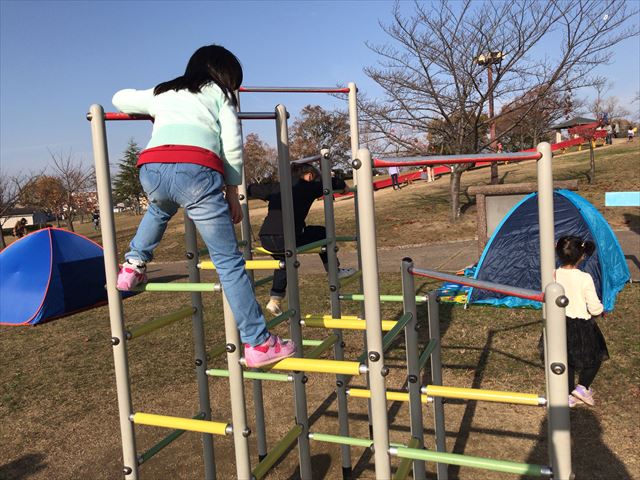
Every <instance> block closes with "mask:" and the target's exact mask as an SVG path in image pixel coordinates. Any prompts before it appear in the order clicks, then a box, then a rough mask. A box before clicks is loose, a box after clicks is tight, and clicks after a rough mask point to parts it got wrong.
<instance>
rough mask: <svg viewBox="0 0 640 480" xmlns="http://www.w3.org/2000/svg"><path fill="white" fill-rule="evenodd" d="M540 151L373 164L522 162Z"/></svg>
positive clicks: (381, 160) (375, 162) (379, 160)
mask: <svg viewBox="0 0 640 480" xmlns="http://www.w3.org/2000/svg"><path fill="white" fill-rule="evenodd" d="M540 158H542V154H541V153H539V152H515V153H473V154H471V153H470V154H465V155H433V156H428V157H400V158H394V159H384V158H374V159H373V166H374V167H376V168H383V167H394V166H396V167H415V166H421V165H442V164H450V163H476V162H520V161H523V160H540Z"/></svg>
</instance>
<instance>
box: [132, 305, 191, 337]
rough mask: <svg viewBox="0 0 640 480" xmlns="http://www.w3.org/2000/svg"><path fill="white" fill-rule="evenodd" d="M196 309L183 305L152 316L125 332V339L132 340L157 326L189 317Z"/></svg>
mask: <svg viewBox="0 0 640 480" xmlns="http://www.w3.org/2000/svg"><path fill="white" fill-rule="evenodd" d="M195 311H196V309H195V308H193V307H183V308H181V309H180V310H176V311H175V312H173V313H169V314H168V315H163V316H162V317H158V318H154V319H153V320H149V321H148V322H145V323H143V324H142V325H139V326H137V327H134V328H132V329H131V330H129V331H128V332H127V333H126V337H127V340H133V339H134V338H138V337H141V336H142V335H146V334H147V333H150V332H153V331H154V330H157V329H159V328H162V327H165V326H167V325H169V324H171V323H173V322H176V321H178V320H182V319H183V318H187V317H190V316H191V315H193V314H194V313H195Z"/></svg>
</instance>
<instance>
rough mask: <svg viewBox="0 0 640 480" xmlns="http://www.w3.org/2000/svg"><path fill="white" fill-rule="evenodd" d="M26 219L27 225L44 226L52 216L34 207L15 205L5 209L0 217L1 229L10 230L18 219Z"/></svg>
mask: <svg viewBox="0 0 640 480" xmlns="http://www.w3.org/2000/svg"><path fill="white" fill-rule="evenodd" d="M22 218H26V219H27V227H28V226H30V225H31V226H34V225H35V226H36V227H40V226H44V225H46V224H47V222H49V221H51V220H52V217H51V216H50V215H48V214H47V213H46V212H44V211H43V210H40V209H37V208H34V207H16V208H12V209H10V210H7V211H6V212H5V213H4V215H3V216H2V217H0V225H2V229H3V230H12V229H13V226H14V225H15V224H16V223H17V222H19V221H20V219H22Z"/></svg>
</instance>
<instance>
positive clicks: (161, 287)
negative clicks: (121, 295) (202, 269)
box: [132, 283, 220, 292]
mask: <svg viewBox="0 0 640 480" xmlns="http://www.w3.org/2000/svg"><path fill="white" fill-rule="evenodd" d="M132 291H134V292H219V291H220V285H219V284H218V283H143V284H141V285H138V286H137V287H135V288H133V289H132Z"/></svg>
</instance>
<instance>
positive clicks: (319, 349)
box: [305, 335, 338, 358]
mask: <svg viewBox="0 0 640 480" xmlns="http://www.w3.org/2000/svg"><path fill="white" fill-rule="evenodd" d="M337 341H338V335H329V336H328V337H327V338H326V339H325V340H324V341H323V342H320V345H318V346H316V348H314V349H313V350H311V351H310V352H309V353H308V354H306V355H305V357H306V358H318V357H319V356H320V355H322V354H323V353H324V352H326V351H327V350H329V349H330V348H331V347H333V345H335V343H336V342H337Z"/></svg>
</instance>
